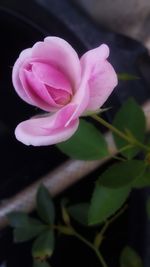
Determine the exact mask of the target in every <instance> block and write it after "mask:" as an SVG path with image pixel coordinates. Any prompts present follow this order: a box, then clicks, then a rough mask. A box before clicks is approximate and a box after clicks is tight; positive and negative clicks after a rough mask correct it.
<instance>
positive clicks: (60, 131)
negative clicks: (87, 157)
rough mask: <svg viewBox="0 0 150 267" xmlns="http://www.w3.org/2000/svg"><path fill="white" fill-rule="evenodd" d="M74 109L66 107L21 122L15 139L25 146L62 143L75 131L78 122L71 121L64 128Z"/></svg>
mask: <svg viewBox="0 0 150 267" xmlns="http://www.w3.org/2000/svg"><path fill="white" fill-rule="evenodd" d="M75 108H76V107H75V106H74V105H68V106H66V107H64V108H63V109H61V110H60V111H58V112H57V113H55V114H53V115H49V116H43V117H42V116H40V117H36V118H31V119H30V120H27V121H24V122H21V123H20V124H19V125H18V126H17V128H16V130H15V135H16V138H17V139H18V140H19V141H20V142H22V143H24V144H25V145H33V146H44V145H52V144H56V143H59V142H63V141H65V140H67V139H69V138H70V137H71V136H72V135H73V134H74V133H75V131H76V130H77V128H78V124H79V120H78V119H76V120H73V121H72V122H71V123H70V124H69V125H68V126H67V127H66V126H65V124H66V122H67V121H68V119H69V117H70V116H71V114H72V113H73V112H74V109H75Z"/></svg>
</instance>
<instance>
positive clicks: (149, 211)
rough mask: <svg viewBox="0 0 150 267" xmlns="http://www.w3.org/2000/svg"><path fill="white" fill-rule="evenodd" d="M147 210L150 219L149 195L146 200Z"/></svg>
mask: <svg viewBox="0 0 150 267" xmlns="http://www.w3.org/2000/svg"><path fill="white" fill-rule="evenodd" d="M146 212H147V216H148V219H149V220H150V197H148V199H147V201H146Z"/></svg>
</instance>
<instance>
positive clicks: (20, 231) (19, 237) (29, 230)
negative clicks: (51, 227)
mask: <svg viewBox="0 0 150 267" xmlns="http://www.w3.org/2000/svg"><path fill="white" fill-rule="evenodd" d="M46 229H47V226H45V225H43V224H41V223H39V222H38V221H36V220H34V219H30V220H29V221H28V223H27V224H24V225H22V226H21V225H20V226H19V227H16V228H15V229H14V231H13V233H14V242H16V243H19V242H25V241H28V240H30V239H33V238H34V237H36V236H38V235H39V234H41V233H42V232H43V231H45V230H46Z"/></svg>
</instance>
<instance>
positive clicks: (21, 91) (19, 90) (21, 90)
mask: <svg viewBox="0 0 150 267" xmlns="http://www.w3.org/2000/svg"><path fill="white" fill-rule="evenodd" d="M30 57H31V48H29V49H25V50H24V51H22V52H21V54H20V55H19V58H18V59H17V60H16V62H15V64H14V67H13V71H12V82H13V86H14V88H15V90H16V92H17V94H18V95H19V96H20V97H21V98H22V99H23V100H24V101H25V102H27V103H29V104H31V105H34V103H33V100H32V99H31V98H30V97H29V96H28V95H27V94H26V92H25V90H24V88H23V86H22V83H21V81H20V78H19V70H20V68H21V66H22V64H23V63H24V62H25V60H27V59H28V58H30Z"/></svg>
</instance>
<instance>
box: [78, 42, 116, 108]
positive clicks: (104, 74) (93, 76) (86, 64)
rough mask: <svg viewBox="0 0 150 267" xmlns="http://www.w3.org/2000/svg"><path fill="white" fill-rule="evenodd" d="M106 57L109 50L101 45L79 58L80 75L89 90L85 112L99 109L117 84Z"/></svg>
mask: <svg viewBox="0 0 150 267" xmlns="http://www.w3.org/2000/svg"><path fill="white" fill-rule="evenodd" d="M108 56H109V48H108V47H107V46H106V45H101V46H100V47H98V48H96V49H93V50H91V51H89V52H87V53H86V54H84V55H83V56H82V58H81V66H82V73H83V76H84V77H85V80H86V81H87V83H88V85H89V90H90V101H89V103H88V106H87V110H97V109H98V108H100V107H101V106H102V105H103V104H104V103H105V101H106V100H107V98H108V97H109V96H110V94H111V93H112V91H113V90H114V88H115V87H116V85H117V83H118V79H117V75H116V73H115V71H114V69H113V67H112V66H111V64H110V63H109V62H108V61H107V60H106V59H107V57H108Z"/></svg>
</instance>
